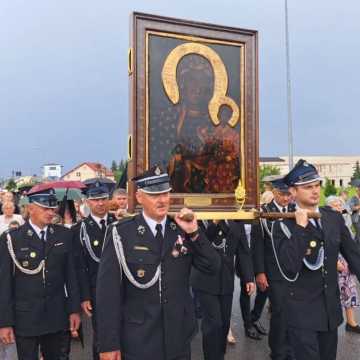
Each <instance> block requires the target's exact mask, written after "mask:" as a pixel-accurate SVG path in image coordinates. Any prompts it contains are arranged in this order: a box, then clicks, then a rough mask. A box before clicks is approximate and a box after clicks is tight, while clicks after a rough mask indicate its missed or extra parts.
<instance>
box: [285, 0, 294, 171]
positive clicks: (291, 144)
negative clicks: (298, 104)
mask: <svg viewBox="0 0 360 360" xmlns="http://www.w3.org/2000/svg"><path fill="white" fill-rule="evenodd" d="M285 47H286V84H287V117H288V146H289V170H291V169H292V168H293V166H294V142H293V129H292V110H291V76H290V43H289V16H288V3H287V0H285Z"/></svg>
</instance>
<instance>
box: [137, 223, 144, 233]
mask: <svg viewBox="0 0 360 360" xmlns="http://www.w3.org/2000/svg"><path fill="white" fill-rule="evenodd" d="M137 232H138V234H140V235H144V234H145V226H143V225H139V226H138V228H137Z"/></svg>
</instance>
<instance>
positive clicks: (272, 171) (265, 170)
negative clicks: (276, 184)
mask: <svg viewBox="0 0 360 360" xmlns="http://www.w3.org/2000/svg"><path fill="white" fill-rule="evenodd" d="M269 175H280V168H278V167H277V166H274V165H262V166H260V191H261V192H263V191H264V181H263V179H264V177H265V176H269Z"/></svg>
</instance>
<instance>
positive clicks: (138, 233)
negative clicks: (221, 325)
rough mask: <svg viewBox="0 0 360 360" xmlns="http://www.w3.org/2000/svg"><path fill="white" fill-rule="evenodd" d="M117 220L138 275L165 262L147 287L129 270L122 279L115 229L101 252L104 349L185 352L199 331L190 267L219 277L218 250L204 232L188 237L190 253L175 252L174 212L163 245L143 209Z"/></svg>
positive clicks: (130, 358) (167, 355)
mask: <svg viewBox="0 0 360 360" xmlns="http://www.w3.org/2000/svg"><path fill="white" fill-rule="evenodd" d="M113 226H116V228H117V230H118V233H119V235H120V237H121V241H122V244H123V246H124V252H125V257H126V261H127V263H128V266H129V269H130V271H131V273H132V275H133V276H134V278H135V280H137V281H138V282H140V283H146V282H149V280H150V279H152V278H153V276H154V274H155V271H156V269H157V266H158V265H159V264H161V282H160V281H158V282H156V283H155V285H153V286H152V287H150V288H149V289H146V290H144V289H139V288H137V287H135V286H134V285H133V284H132V283H131V282H129V280H128V278H127V277H126V276H125V275H124V274H122V280H121V275H120V267H119V263H118V259H117V257H116V253H115V249H114V244H113V236H112V230H111V229H110V231H109V232H108V236H107V239H106V242H105V247H104V251H103V255H102V258H101V263H100V268H99V274H98V286H97V298H96V299H97V311H98V314H97V315H98V317H97V322H98V337H99V344H100V352H107V351H114V350H118V349H121V351H122V354H123V356H124V357H125V358H126V359H127V360H139V359H141V360H153V359H158V360H165V359H166V360H169V359H174V358H177V357H180V356H185V355H186V352H187V350H188V348H189V344H190V341H191V339H192V336H193V335H194V332H195V331H196V321H195V313H194V305H193V300H192V298H191V295H190V292H189V287H190V284H189V277H190V270H191V267H192V266H195V267H196V268H198V269H201V271H204V272H206V273H208V274H214V277H215V276H216V275H215V274H216V272H217V271H218V270H219V266H220V259H219V256H218V254H217V253H216V251H215V250H214V249H212V248H211V247H210V244H209V242H208V241H207V239H206V237H205V236H204V235H203V234H200V236H199V237H198V238H197V240H196V241H194V242H192V241H191V240H187V241H186V242H185V244H186V246H185V247H186V249H187V253H186V254H185V253H183V254H179V256H174V251H173V250H174V246H175V243H176V242H178V241H179V236H182V235H183V233H182V231H181V230H180V229H179V228H178V227H177V225H176V224H175V223H174V222H173V221H172V220H170V218H168V219H167V221H166V226H165V238H164V245H163V247H162V249H161V248H160V245H159V242H158V241H157V239H155V237H154V236H153V234H152V232H151V230H150V228H149V227H148V225H147V223H146V222H145V220H144V218H143V216H142V215H136V216H135V217H133V218H130V219H124V220H121V221H120V222H119V223H118V224H116V225H113ZM160 289H161V290H160ZM160 294H161V296H160Z"/></svg>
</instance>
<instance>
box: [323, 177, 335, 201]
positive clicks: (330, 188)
mask: <svg viewBox="0 0 360 360" xmlns="http://www.w3.org/2000/svg"><path fill="white" fill-rule="evenodd" d="M336 193H337V190H336V187H335V185H334V184H333V183H332V182H331V181H330V180H329V179H328V178H326V179H325V186H324V196H325V197H326V198H327V197H328V196H330V195H336Z"/></svg>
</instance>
